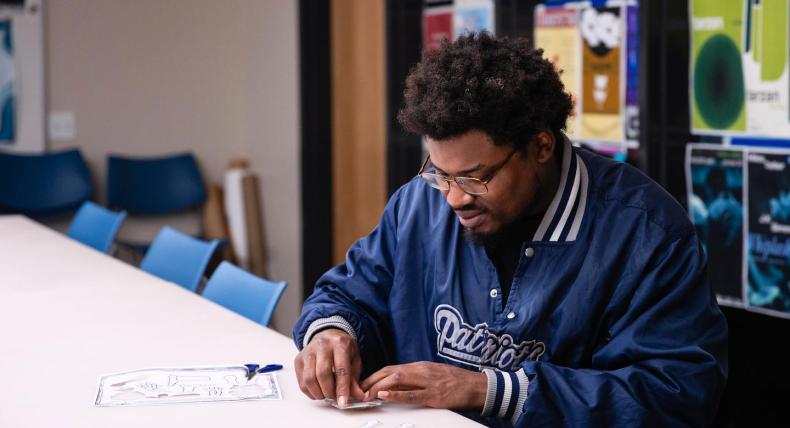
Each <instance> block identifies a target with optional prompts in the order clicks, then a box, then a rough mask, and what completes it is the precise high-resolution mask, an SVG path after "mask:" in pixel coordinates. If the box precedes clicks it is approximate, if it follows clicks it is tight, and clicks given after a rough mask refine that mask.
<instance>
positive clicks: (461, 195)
mask: <svg viewBox="0 0 790 428" xmlns="http://www.w3.org/2000/svg"><path fill="white" fill-rule="evenodd" d="M549 135H550V133H548V132H542V133H540V134H539V135H538V136H537V137H535V139H533V141H531V142H530V143H529V144H528V146H527V149H526V152H525V151H517V152H515V153H514V154H513V156H512V158H510V159H508V155H510V154H511V153H512V152H513V150H514V148H513V147H512V146H509V145H501V146H497V145H494V142H493V140H492V139H491V137H490V136H489V135H488V134H486V133H485V132H482V131H478V130H472V131H469V132H467V133H466V134H463V135H461V136H458V137H454V138H448V139H445V140H433V139H431V138H428V139H427V146H428V153H429V155H430V159H431V164H432V165H433V167H434V168H435V169H436V173H438V174H442V175H446V176H450V177H474V178H478V179H481V180H483V181H485V180H489V179H490V181H489V182H488V184H487V187H488V192H487V193H485V194H482V195H469V194H467V193H465V192H464V191H463V190H461V189H460V188H459V187H458V185H457V183H455V182H452V183H451V184H450V189H449V190H446V191H443V192H442V193H444V196H445V197H446V198H447V203H448V204H449V205H450V207H451V208H452V209H453V211H455V214H456V215H457V216H458V219H459V221H460V222H461V225H462V226H463V227H465V228H466V229H467V230H468V231H469V232H471V233H472V235H473V236H474V237H475V238H479V239H485V238H487V237H490V236H493V235H494V234H496V233H497V232H499V231H500V230H502V229H503V228H504V227H506V226H508V225H511V224H513V223H514V222H516V221H517V220H519V219H520V218H523V217H524V216H531V215H537V214H539V213H540V212H542V210H545V206H544V205H546V204H544V202H545V201H546V199H547V198H546V195H545V189H544V186H543V183H544V182H545V181H546V179H545V178H546V174H547V173H548V172H549V171H548V170H549V166H548V165H549V164H550V162H549V161H550V160H551V159H553V149H554V140H553V137H549ZM546 140H550V141H546ZM503 162H505V163H504V165H503ZM500 166H501V168H499V167H500ZM498 168H499V169H498ZM492 174H493V177H492ZM550 196H553V195H550ZM550 196H549V198H550Z"/></svg>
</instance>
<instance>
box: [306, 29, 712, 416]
mask: <svg viewBox="0 0 790 428" xmlns="http://www.w3.org/2000/svg"><path fill="white" fill-rule="evenodd" d="M570 111H571V99H570V96H569V95H568V94H567V93H565V92H564V88H563V86H562V83H561V82H560V79H559V76H558V74H557V72H556V71H555V70H554V69H553V67H552V65H551V63H549V62H548V61H546V60H544V59H543V58H542V51H541V50H532V49H530V48H529V47H528V45H527V44H526V42H524V41H521V40H512V39H506V38H503V39H495V38H493V37H491V36H489V35H488V34H485V33H483V34H479V35H470V36H466V37H461V38H460V39H458V40H457V41H455V42H453V43H445V44H443V45H442V47H441V48H440V49H438V50H437V51H433V52H429V53H427V54H426V55H425V56H424V58H423V60H422V61H421V63H419V64H418V65H417V66H416V67H415V68H414V69H413V70H412V72H411V73H410V75H409V77H408V79H407V84H406V97H405V107H404V108H403V110H402V111H401V112H400V114H399V119H400V121H401V123H402V124H403V125H404V126H405V127H406V128H407V129H408V130H409V131H411V132H415V133H419V134H422V135H425V136H426V137H427V149H428V154H429V156H428V158H427V159H426V161H425V163H424V164H423V166H422V168H421V170H420V173H419V174H418V178H415V179H414V180H412V181H411V182H409V183H408V184H406V185H405V186H403V187H402V188H400V189H399V190H398V191H397V192H395V194H394V195H393V196H392V198H391V199H390V201H389V203H388V204H387V207H386V208H385V210H384V213H383V215H382V218H381V222H380V224H379V225H378V227H376V229H374V230H373V232H371V234H370V235H368V236H366V237H364V238H362V239H361V240H359V241H358V242H356V243H355V244H354V245H352V246H351V248H350V249H349V251H348V254H347V258H346V262H345V264H342V265H340V266H337V267H335V268H334V269H332V270H330V271H329V272H327V273H326V274H325V275H324V276H323V277H322V278H321V279H320V280H319V281H318V283H317V285H316V290H315V292H314V293H313V295H312V296H310V297H309V298H308V299H307V301H306V302H305V305H304V308H303V311H302V315H301V317H300V319H299V321H298V322H297V324H296V326H295V327H294V338H295V341H296V345H297V346H298V347H299V348H300V349H301V352H300V354H299V355H298V356H297V358H296V361H295V366H296V373H297V376H298V379H299V385H300V387H301V389H302V391H303V392H304V393H305V394H306V395H308V396H309V397H311V398H313V399H322V398H337V400H338V402H340V403H341V404H342V403H345V402H347V400H348V399H349V398H350V397H351V398H356V399H363V400H372V399H375V398H379V399H382V400H384V401H395V402H406V403H415V404H419V405H426V406H431V407H438V408H447V409H453V410H457V411H462V412H464V414H465V415H467V416H469V417H471V418H475V419H477V420H479V421H481V422H483V423H485V424H488V425H490V426H508V425H509V424H510V423H512V424H513V425H515V426H519V427H526V426H530V427H533V426H556V425H577V426H578V425H594V426H629V427H630V426H677V425H690V426H704V425H709V424H710V423H711V422H712V420H713V417H714V415H715V413H716V406H717V403H718V400H719V397H720V395H721V393H722V390H723V388H724V383H725V376H726V337H727V327H726V323H725V320H724V318H723V316H722V314H721V312H720V311H719V309H718V306H717V305H716V302H715V300H714V298H713V296H712V293H711V290H710V286H709V283H708V280H707V277H706V273H705V259H704V255H703V253H702V250H701V248H700V245H699V242H698V240H697V237H696V234H695V232H694V228H693V225H692V224H691V223H690V222H689V220H688V216H687V214H686V213H685V211H684V210H683V209H682V208H681V207H680V206H679V205H678V204H677V203H676V202H675V201H674V200H673V199H672V198H671V196H669V195H668V194H667V193H666V192H664V191H663V190H662V189H661V188H660V187H659V186H658V185H656V184H655V183H654V182H652V181H651V180H650V179H648V178H647V177H645V176H644V175H643V174H641V173H640V172H638V171H637V170H635V169H634V168H632V167H629V166H627V165H623V164H620V163H615V162H613V161H610V160H607V159H604V158H602V157H599V156H597V155H594V154H592V153H590V152H587V151H583V150H580V149H576V148H573V147H572V146H571V145H570V143H569V142H568V140H567V138H565V137H564V136H563V134H562V129H563V127H564V126H565V121H566V119H567V117H568V115H569V113H570Z"/></svg>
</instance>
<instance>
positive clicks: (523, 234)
mask: <svg viewBox="0 0 790 428" xmlns="http://www.w3.org/2000/svg"><path fill="white" fill-rule="evenodd" d="M534 180H536V181H537V183H538V192H537V194H536V195H535V199H536V200H541V199H542V195H543V191H542V189H543V184H542V182H541V179H540V177H539V176H537V175H535V176H534ZM544 213H545V210H542V211H541V212H537V213H536V212H529V211H528V212H526V213H524V214H522V215H521V216H519V217H518V218H516V219H515V220H513V222H511V223H508V224H506V225H503V226H502V227H500V228H499V230H497V231H496V232H493V233H488V234H483V233H475V232H473V231H472V230H471V229H467V228H464V231H463V235H464V239H465V240H466V241H467V242H469V243H470V244H474V245H485V246H486V247H498V246H500V245H502V244H503V243H505V242H508V241H512V240H514V239H521V240H526V241H531V240H532V235H533V234H534V233H535V231H536V230H537V228H538V226H539V225H540V222H541V220H543V214H544Z"/></svg>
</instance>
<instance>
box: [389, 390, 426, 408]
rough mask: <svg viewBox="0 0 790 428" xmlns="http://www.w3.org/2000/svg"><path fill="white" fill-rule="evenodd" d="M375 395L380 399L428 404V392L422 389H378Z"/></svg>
mask: <svg viewBox="0 0 790 428" xmlns="http://www.w3.org/2000/svg"><path fill="white" fill-rule="evenodd" d="M377 397H378V398H379V399H381V400H382V401H396V402H398V403H409V404H421V405H428V400H427V399H428V394H427V393H426V392H425V390H424V389H413V390H409V391H390V390H384V391H379V392H378V394H377Z"/></svg>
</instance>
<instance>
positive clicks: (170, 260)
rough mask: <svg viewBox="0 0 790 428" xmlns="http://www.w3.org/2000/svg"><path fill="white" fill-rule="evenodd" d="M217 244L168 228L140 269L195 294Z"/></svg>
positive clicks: (158, 238) (166, 227)
mask: <svg viewBox="0 0 790 428" xmlns="http://www.w3.org/2000/svg"><path fill="white" fill-rule="evenodd" d="M218 244H219V242H218V241H216V240H211V241H203V240H200V239H196V238H193V237H191V236H189V235H187V234H185V233H182V232H179V231H178V230H176V229H173V228H172V227H169V226H165V227H163V228H162V230H161V231H160V232H159V234H158V235H157V236H156V238H155V239H154V241H153V242H152V243H151V247H150V248H148V251H147V252H146V253H145V257H143V261H142V262H141V263H140V269H142V270H144V271H146V272H148V273H151V274H154V275H156V276H158V277H160V278H162V279H164V280H167V281H170V282H174V283H176V284H178V285H180V286H182V287H184V288H186V289H187V290H190V291H195V290H197V288H198V286H199V285H200V280H201V278H203V272H205V270H206V266H208V263H209V261H210V260H211V256H212V255H213V254H214V250H216V248H217V245H218Z"/></svg>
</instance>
